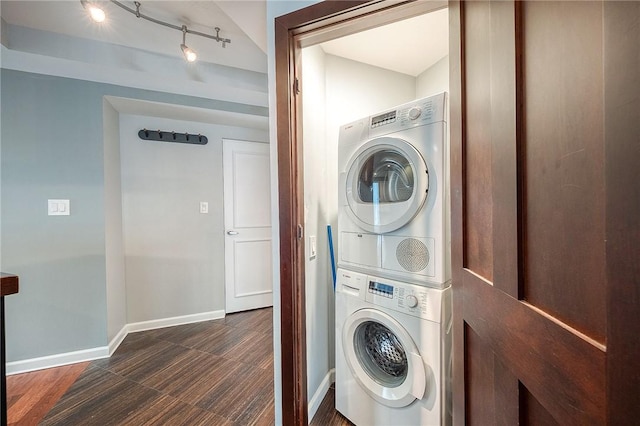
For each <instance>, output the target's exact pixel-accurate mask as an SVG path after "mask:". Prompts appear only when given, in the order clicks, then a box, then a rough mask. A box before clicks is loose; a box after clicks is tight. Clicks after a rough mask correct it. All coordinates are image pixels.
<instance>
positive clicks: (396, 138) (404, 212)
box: [338, 93, 451, 288]
mask: <svg viewBox="0 0 640 426" xmlns="http://www.w3.org/2000/svg"><path fill="white" fill-rule="evenodd" d="M445 104H446V93H441V94H438V95H435V96H431V97H429V98H425V99H419V100H416V101H413V102H410V103H407V104H404V105H400V106H398V107H396V108H393V109H391V110H388V111H384V112H382V113H380V114H375V115H372V116H369V117H365V118H363V119H360V120H357V121H355V122H353V123H350V124H347V125H344V126H342V127H341V128H340V136H339V142H338V167H339V173H340V178H339V188H338V197H339V200H338V201H339V214H338V235H339V240H338V241H339V243H338V266H340V267H343V268H347V269H350V270H354V271H360V272H364V273H375V274H378V275H381V276H384V277H389V278H392V279H398V280H401V281H409V282H413V283H415V284H419V285H427V286H431V287H438V288H443V287H446V286H448V285H449V281H450V276H451V272H450V271H451V267H450V262H449V253H450V247H449V246H450V231H449V214H448V205H449V169H448V163H449V161H448V145H447V143H446V122H445V116H446V109H445Z"/></svg>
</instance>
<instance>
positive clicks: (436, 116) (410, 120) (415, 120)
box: [369, 93, 446, 137]
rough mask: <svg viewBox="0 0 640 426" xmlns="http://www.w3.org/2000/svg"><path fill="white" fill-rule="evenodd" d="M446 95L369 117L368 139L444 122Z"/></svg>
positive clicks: (411, 103) (419, 100)
mask: <svg viewBox="0 0 640 426" xmlns="http://www.w3.org/2000/svg"><path fill="white" fill-rule="evenodd" d="M445 102H446V93H440V94H438V95H435V96H430V97H428V98H423V99H417V100H415V101H412V102H408V103H406V104H403V105H400V106H397V107H396V108H395V109H393V110H392V111H387V112H383V113H382V114H377V115H373V116H371V117H369V137H374V136H380V135H385V134H387V133H391V132H397V131H399V130H402V129H407V128H410V127H416V126H424V125H426V124H431V123H437V122H440V121H445V120H446V119H445Z"/></svg>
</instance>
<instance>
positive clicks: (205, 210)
mask: <svg viewBox="0 0 640 426" xmlns="http://www.w3.org/2000/svg"><path fill="white" fill-rule="evenodd" d="M200 213H203V214H204V213H209V203H208V202H206V201H200Z"/></svg>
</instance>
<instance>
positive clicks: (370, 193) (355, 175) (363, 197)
mask: <svg viewBox="0 0 640 426" xmlns="http://www.w3.org/2000/svg"><path fill="white" fill-rule="evenodd" d="M347 170H348V172H347V180H346V184H345V188H344V190H345V191H346V199H347V203H348V204H349V208H348V209H346V211H347V214H348V215H349V217H350V218H351V219H352V220H353V221H354V222H355V223H356V224H357V225H358V226H360V227H361V228H363V229H364V230H366V231H369V232H374V233H377V234H382V233H385V232H391V231H395V230H396V229H399V228H401V227H403V226H405V225H406V224H407V223H409V221H411V220H412V219H413V218H414V217H415V215H416V214H417V213H418V212H419V211H420V209H421V208H422V206H423V204H424V202H425V200H426V198H427V192H428V190H429V171H428V169H427V165H426V164H425V161H424V159H423V158H422V156H421V155H420V154H419V153H418V151H416V149H415V148H414V147H413V146H411V144H409V143H408V142H406V141H404V140H402V139H398V138H390V137H382V138H377V139H373V140H371V141H369V142H367V143H366V144H364V145H363V146H362V147H360V149H359V150H358V151H356V153H355V154H354V156H353V157H352V159H351V161H349V163H348V166H347Z"/></svg>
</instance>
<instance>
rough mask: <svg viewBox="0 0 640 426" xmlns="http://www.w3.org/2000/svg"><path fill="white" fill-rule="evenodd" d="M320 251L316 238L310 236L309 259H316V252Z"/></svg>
mask: <svg viewBox="0 0 640 426" xmlns="http://www.w3.org/2000/svg"><path fill="white" fill-rule="evenodd" d="M317 250H318V244H317V243H316V236H315V235H310V236H309V259H313V258H315V257H316V251H317Z"/></svg>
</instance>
